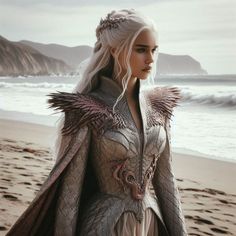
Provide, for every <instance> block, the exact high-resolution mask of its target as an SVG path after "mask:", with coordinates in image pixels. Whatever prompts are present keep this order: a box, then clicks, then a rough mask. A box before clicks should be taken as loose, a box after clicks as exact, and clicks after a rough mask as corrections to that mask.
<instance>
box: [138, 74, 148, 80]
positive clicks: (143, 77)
mask: <svg viewBox="0 0 236 236" xmlns="http://www.w3.org/2000/svg"><path fill="white" fill-rule="evenodd" d="M138 78H139V79H140V80H146V79H147V78H148V75H146V76H139V77H138Z"/></svg>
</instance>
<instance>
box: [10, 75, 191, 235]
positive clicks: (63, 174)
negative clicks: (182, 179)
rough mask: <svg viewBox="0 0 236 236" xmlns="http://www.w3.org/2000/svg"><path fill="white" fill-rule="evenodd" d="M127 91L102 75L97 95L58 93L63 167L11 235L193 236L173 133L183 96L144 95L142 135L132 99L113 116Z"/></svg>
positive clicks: (54, 99) (169, 91)
mask: <svg viewBox="0 0 236 236" xmlns="http://www.w3.org/2000/svg"><path fill="white" fill-rule="evenodd" d="M139 89H140V86H139ZM120 93H121V89H120V87H119V86H118V85H117V84H116V83H115V82H114V81H113V80H111V79H110V78H107V77H104V76H101V77H100V79H99V83H98V85H97V87H96V89H94V90H93V91H92V92H90V93H89V94H80V93H64V92H59V93H54V94H51V98H50V99H49V103H50V104H51V107H53V108H55V109H58V110H61V111H63V112H64V113H65V121H64V127H63V129H62V134H63V136H62V142H61V147H60V150H59V154H58V157H57V162H56V163H55V165H54V167H53V169H52V171H51V172H50V175H49V177H48V178H47V180H46V181H45V183H44V184H43V186H42V188H41V189H40V191H39V192H38V194H37V196H36V198H35V199H34V200H33V201H32V203H31V204H30V206H29V207H28V208H27V210H26V211H25V212H24V214H23V215H22V216H21V217H20V218H19V219H18V220H17V222H16V223H15V224H14V225H13V227H12V228H11V230H10V231H9V232H8V234H7V235H9V236H10V235H21V236H22V235H24V236H28V235H33V236H36V235H40V236H42V235H63V236H74V235H99V236H110V235H125V234H127V235H142V236H144V235H161V236H185V235H187V232H186V228H185V222H184V217H183V214H182V210H181V203H180V198H179V192H178V188H177V185H176V180H175V177H174V174H173V171H172V164H171V161H172V156H171V148H170V131H169V119H170V117H171V114H172V110H173V107H174V106H175V105H176V103H177V100H178V99H179V91H178V89H176V88H171V87H164V88H154V89H151V90H149V91H141V90H140V91H139V105H140V111H141V117H142V131H139V130H138V128H137V127H136V125H135V122H134V120H133V117H132V114H131V112H130V110H129V106H128V103H127V100H126V98H125V96H124V97H123V98H122V100H121V101H119V102H118V104H117V106H116V108H115V112H114V111H113V105H114V103H115V101H116V99H117V97H118V96H119V95H120ZM150 227H151V228H150ZM134 228H135V231H134ZM132 230H133V231H132ZM125 232H126V233H125ZM131 232H132V234H131Z"/></svg>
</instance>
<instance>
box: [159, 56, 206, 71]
mask: <svg viewBox="0 0 236 236" xmlns="http://www.w3.org/2000/svg"><path fill="white" fill-rule="evenodd" d="M157 73H158V74H201V75H202V74H207V71H206V70H204V69H203V68H202V66H201V64H200V63H199V62H198V61H197V60H195V59H194V58H192V57H190V56H188V55H170V54H164V53H160V54H159V55H158V63H157Z"/></svg>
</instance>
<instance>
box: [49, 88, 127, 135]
mask: <svg viewBox="0 0 236 236" xmlns="http://www.w3.org/2000/svg"><path fill="white" fill-rule="evenodd" d="M48 96H49V97H50V98H49V99H48V103H49V104H50V108H54V109H55V110H60V111H63V112H65V114H66V115H65V122H64V127H63V129H62V134H71V133H75V132H76V131H78V130H79V129H80V128H81V127H83V126H85V125H89V126H91V127H92V128H94V129H96V131H97V132H102V131H104V129H106V128H108V127H109V128H122V127H124V126H125V124H124V120H123V119H122V117H121V116H120V115H118V114H114V113H113V111H112V107H109V106H108V105H107V104H106V103H105V102H104V101H103V100H101V99H99V98H96V97H95V96H92V95H89V94H81V93H67V92H58V93H51V94H49V95H48Z"/></svg>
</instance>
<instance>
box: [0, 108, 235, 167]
mask: <svg viewBox="0 0 236 236" xmlns="http://www.w3.org/2000/svg"><path fill="white" fill-rule="evenodd" d="M52 114H53V112H52V113H51V114H50V115H38V114H37V115H36V114H33V113H27V112H19V111H6V110H2V109H0V120H5V121H9V122H10V121H12V122H15V123H17V122H22V123H28V124H31V125H34V124H36V125H42V126H47V127H50V128H54V129H55V127H56V123H57V121H58V119H59V117H60V116H59V115H58V116H55V115H52ZM58 114H59V113H58ZM173 151H174V153H177V154H184V155H190V156H195V157H197V158H205V159H210V160H218V161H223V162H229V163H233V164H236V160H234V159H230V158H222V157H218V156H214V155H210V154H205V153H200V152H197V151H195V150H191V149H186V148H178V147H173Z"/></svg>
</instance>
